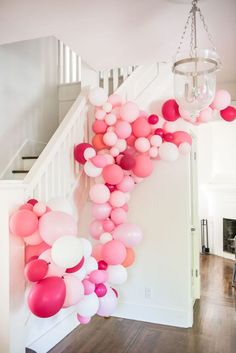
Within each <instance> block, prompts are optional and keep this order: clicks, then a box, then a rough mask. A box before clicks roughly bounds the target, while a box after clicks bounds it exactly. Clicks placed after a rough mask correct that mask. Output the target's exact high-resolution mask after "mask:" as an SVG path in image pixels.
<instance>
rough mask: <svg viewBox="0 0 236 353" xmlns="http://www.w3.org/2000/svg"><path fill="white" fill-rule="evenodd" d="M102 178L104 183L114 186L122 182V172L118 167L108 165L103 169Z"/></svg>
mask: <svg viewBox="0 0 236 353" xmlns="http://www.w3.org/2000/svg"><path fill="white" fill-rule="evenodd" d="M102 176H103V179H104V181H105V183H108V184H112V185H116V184H119V183H120V182H121V181H122V179H123V177H124V172H123V170H122V168H121V167H119V166H118V165H116V164H110V165H107V166H106V167H105V168H104V169H103V172H102Z"/></svg>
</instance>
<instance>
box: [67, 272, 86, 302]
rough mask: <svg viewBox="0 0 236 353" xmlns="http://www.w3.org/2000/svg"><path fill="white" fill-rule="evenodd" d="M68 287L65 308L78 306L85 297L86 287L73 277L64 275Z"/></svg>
mask: <svg viewBox="0 0 236 353" xmlns="http://www.w3.org/2000/svg"><path fill="white" fill-rule="evenodd" d="M63 277H64V282H65V285H66V297H65V301H64V303H63V308H68V307H69V306H72V305H75V304H77V303H78V302H79V301H80V300H81V299H82V298H83V296H84V286H83V284H82V282H81V281H80V280H79V279H78V278H76V277H75V276H73V275H64V276H63Z"/></svg>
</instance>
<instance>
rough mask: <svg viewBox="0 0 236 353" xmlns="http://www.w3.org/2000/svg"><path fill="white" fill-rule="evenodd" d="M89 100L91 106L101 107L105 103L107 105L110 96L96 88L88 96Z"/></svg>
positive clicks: (101, 89)
mask: <svg viewBox="0 0 236 353" xmlns="http://www.w3.org/2000/svg"><path fill="white" fill-rule="evenodd" d="M88 99H89V101H90V103H91V104H93V105H95V106H97V107H101V106H102V105H103V104H104V103H106V101H107V99H108V94H107V93H106V91H105V90H104V89H103V88H101V87H96V88H93V89H91V91H90V92H89V95H88Z"/></svg>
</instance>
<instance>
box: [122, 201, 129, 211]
mask: <svg viewBox="0 0 236 353" xmlns="http://www.w3.org/2000/svg"><path fill="white" fill-rule="evenodd" d="M122 208H123V209H124V210H125V212H128V211H129V206H128V204H127V203H126V204H124V206H122Z"/></svg>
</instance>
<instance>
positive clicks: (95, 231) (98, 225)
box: [89, 220, 103, 239]
mask: <svg viewBox="0 0 236 353" xmlns="http://www.w3.org/2000/svg"><path fill="white" fill-rule="evenodd" d="M89 233H90V235H91V236H92V237H93V238H94V239H99V237H100V235H101V234H102V233H103V223H102V221H98V220H95V221H93V222H91V223H90V225H89Z"/></svg>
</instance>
